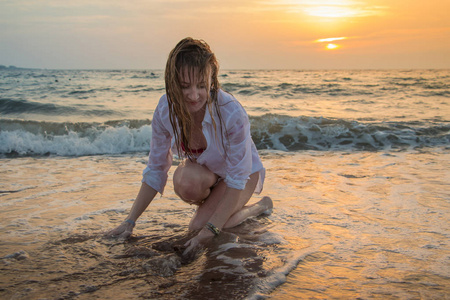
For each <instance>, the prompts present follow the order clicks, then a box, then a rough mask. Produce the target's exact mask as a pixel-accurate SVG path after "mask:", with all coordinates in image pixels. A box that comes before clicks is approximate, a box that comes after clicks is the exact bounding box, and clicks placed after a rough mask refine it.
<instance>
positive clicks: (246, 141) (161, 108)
mask: <svg viewBox="0 0 450 300" xmlns="http://www.w3.org/2000/svg"><path fill="white" fill-rule="evenodd" d="M218 103H219V107H220V112H221V116H222V120H223V126H224V127H225V128H226V130H225V129H224V130H223V131H221V130H220V127H221V126H219V122H220V121H219V117H218V115H217V112H216V111H215V108H214V107H212V112H213V115H214V120H215V122H216V128H217V133H216V132H215V130H214V127H213V122H212V118H211V114H210V112H209V110H208V109H206V112H205V116H204V118H203V122H202V126H203V129H202V130H203V134H204V136H205V138H206V142H207V147H206V149H205V150H204V151H203V153H201V154H200V155H199V156H198V157H197V163H199V164H201V165H204V166H206V167H207V168H208V169H209V170H210V171H212V172H213V173H215V174H217V175H218V176H219V177H220V178H222V179H224V180H225V183H226V185H227V186H229V187H231V188H235V189H239V190H243V189H244V188H245V185H246V183H247V180H248V179H249V176H250V175H251V174H253V173H255V172H259V181H258V184H257V186H256V189H255V192H256V193H260V192H261V190H262V187H263V183H264V178H265V169H264V167H263V165H262V162H261V159H260V158H259V155H258V151H257V150H256V147H255V144H254V143H253V140H252V138H251V134H250V122H249V120H248V115H247V113H246V112H245V110H244V108H243V107H242V106H241V104H240V103H239V102H238V101H237V100H236V99H235V98H234V97H233V96H232V95H230V94H228V93H226V92H224V91H222V90H220V91H219V94H218ZM227 137H228V138H227ZM224 147H225V149H226V154H227V155H226V157H225V152H224V150H223V149H224ZM173 153H175V154H177V155H178V156H180V157H181V156H182V155H183V154H180V153H177V149H176V146H175V139H174V134H173V129H172V125H171V123H170V119H169V107H168V103H167V96H166V95H163V96H162V97H161V99H160V100H159V103H158V106H157V107H156V110H155V112H154V114H153V120H152V139H151V144H150V154H149V160H148V164H147V167H146V168H145V170H144V172H143V178H142V182H145V183H146V184H148V185H149V186H151V187H152V188H154V189H155V190H156V191H158V192H159V193H161V194H162V193H163V191H164V187H165V185H166V182H167V177H168V175H167V172H168V171H169V169H170V167H171V165H172V159H173Z"/></svg>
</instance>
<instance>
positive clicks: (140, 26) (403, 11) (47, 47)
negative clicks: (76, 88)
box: [0, 0, 450, 69]
mask: <svg viewBox="0 0 450 300" xmlns="http://www.w3.org/2000/svg"><path fill="white" fill-rule="evenodd" d="M449 11H450V1H448V0H427V1H423V0H373V1H363V0H361V1H359V0H355V1H353V0H341V1H338V0H336V1H333V0H272V1H270V0H250V1H245V0H230V1H227V0H130V1H123V0H89V1H88V0H74V1H60V0H40V1H34V0H3V1H0V41H1V43H0V64H3V65H16V66H20V67H38V68H107V69H109V68H132V69H162V68H164V65H165V60H166V58H167V55H168V52H169V51H170V50H171V48H172V47H173V46H174V45H175V44H176V43H177V42H178V41H179V40H180V39H181V38H183V37H186V36H192V37H196V38H203V39H205V40H206V41H207V42H208V43H209V44H210V45H211V47H212V48H213V50H214V51H215V52H216V53H217V56H218V58H219V61H220V63H221V66H222V68H224V69H286V68H287V69H336V68H337V69H342V68H345V69H355V68H356V69H366V68H377V69H379V68H382V69H383V68H450V21H449V18H448V12H449Z"/></svg>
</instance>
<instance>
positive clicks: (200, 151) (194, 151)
mask: <svg viewBox="0 0 450 300" xmlns="http://www.w3.org/2000/svg"><path fill="white" fill-rule="evenodd" d="M181 149H183V151H184V152H186V147H185V146H184V143H183V142H181ZM189 150H190V152H192V154H196V155H199V154H202V153H203V151H205V150H206V149H203V148H200V149H189Z"/></svg>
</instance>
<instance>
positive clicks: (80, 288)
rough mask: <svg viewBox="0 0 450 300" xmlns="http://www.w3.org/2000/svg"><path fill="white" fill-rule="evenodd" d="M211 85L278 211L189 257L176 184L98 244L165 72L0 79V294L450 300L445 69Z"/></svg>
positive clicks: (448, 87) (129, 175) (449, 104)
mask: <svg viewBox="0 0 450 300" xmlns="http://www.w3.org/2000/svg"><path fill="white" fill-rule="evenodd" d="M220 82H221V84H222V88H223V89H224V90H226V91H228V92H230V93H232V94H233V95H234V96H235V97H236V98H237V99H238V100H239V101H240V102H241V103H242V105H243V106H244V108H245V109H246V111H247V113H248V115H249V118H250V122H251V126H252V129H251V130H252V137H253V140H254V142H255V144H256V146H257V148H258V151H259V153H260V156H261V158H262V161H263V164H264V166H265V167H266V170H267V171H266V172H267V176H266V182H265V186H264V190H263V192H262V195H267V196H270V197H271V198H272V199H273V201H274V209H273V212H272V214H270V215H264V216H260V217H257V218H251V219H249V220H247V221H245V222H244V223H243V224H241V225H239V226H237V227H235V228H233V229H230V230H225V231H224V232H223V233H222V234H221V235H220V236H219V237H218V238H215V239H213V240H211V241H210V242H209V243H208V244H207V245H206V246H205V247H204V249H201V250H199V251H198V252H196V253H195V255H192V256H190V257H183V256H181V254H180V245H182V244H183V241H185V240H187V239H188V238H189V236H190V233H189V232H188V230H187V225H188V222H189V220H190V217H191V216H192V214H193V212H194V207H192V206H190V205H188V204H186V203H184V202H183V201H181V200H179V199H178V198H177V196H176V195H175V193H174V192H173V185H172V182H171V180H169V182H168V184H167V187H166V190H165V193H164V195H161V196H157V197H156V198H155V200H154V201H153V202H152V203H151V205H150V207H149V208H148V209H147V211H146V212H145V213H144V214H143V215H142V217H141V218H140V219H139V220H138V222H137V225H136V228H135V231H134V234H133V236H132V238H131V239H130V240H126V241H124V240H116V239H109V238H105V237H104V235H103V234H104V232H106V231H107V230H108V229H111V228H114V227H115V226H117V225H118V224H119V223H120V222H121V221H122V220H123V219H124V218H125V217H126V215H127V212H128V211H129V209H130V208H131V205H132V201H133V199H134V197H135V196H136V194H137V191H138V189H139V187H140V184H141V183H140V180H141V173H142V170H143V169H144V168H145V164H146V161H147V155H148V150H149V144H150V139H151V119H152V114H153V112H154V109H155V107H156V104H157V102H158V100H159V98H160V97H161V95H162V94H163V93H164V76H163V71H161V70H38V69H3V70H0V162H1V167H0V208H1V210H0V234H1V240H0V270H1V273H0V298H1V299H109V298H115V299H228V300H229V299H450V224H449V219H450V185H449V183H450V171H449V170H450V70H342V71H338V70H329V71H326V70H321V71H320V70H313V71H308V70H222V71H221V73H220ZM178 163H179V161H178V160H175V161H174V164H173V166H172V168H171V169H170V170H169V176H170V177H169V178H171V176H172V175H173V172H174V170H175V168H176V165H177V164H178ZM259 197H261V195H260V196H258V195H254V197H252V199H251V200H250V203H252V202H255V201H257V200H258V199H259Z"/></svg>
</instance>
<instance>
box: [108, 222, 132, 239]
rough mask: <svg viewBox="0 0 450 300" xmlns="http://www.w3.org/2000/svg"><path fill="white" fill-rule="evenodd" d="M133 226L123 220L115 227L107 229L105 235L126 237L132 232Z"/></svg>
mask: <svg viewBox="0 0 450 300" xmlns="http://www.w3.org/2000/svg"><path fill="white" fill-rule="evenodd" d="M133 228H134V226H133V225H132V224H130V223H128V222H125V221H124V222H122V224H120V225H119V226H117V227H116V228H115V229H113V230H110V231H108V232H107V233H106V236H108V237H114V238H123V239H127V238H129V237H130V236H131V234H132V233H133Z"/></svg>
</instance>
